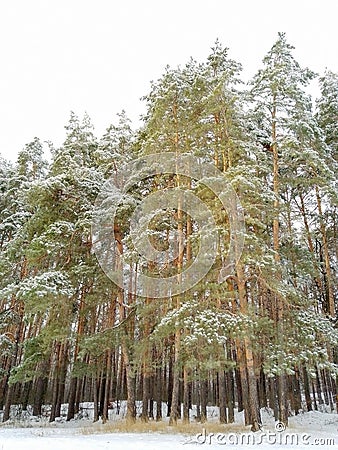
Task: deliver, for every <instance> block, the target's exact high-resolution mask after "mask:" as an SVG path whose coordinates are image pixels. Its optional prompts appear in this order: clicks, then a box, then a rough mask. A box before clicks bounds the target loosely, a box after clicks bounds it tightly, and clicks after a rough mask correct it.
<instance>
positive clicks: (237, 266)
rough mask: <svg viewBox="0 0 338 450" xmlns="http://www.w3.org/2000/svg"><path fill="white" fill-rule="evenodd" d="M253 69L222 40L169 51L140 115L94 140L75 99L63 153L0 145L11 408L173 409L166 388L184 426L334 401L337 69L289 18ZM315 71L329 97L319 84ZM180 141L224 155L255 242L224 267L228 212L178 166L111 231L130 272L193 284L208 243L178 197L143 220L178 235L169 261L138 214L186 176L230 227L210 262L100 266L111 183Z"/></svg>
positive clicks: (147, 187) (189, 150)
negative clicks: (297, 38)
mask: <svg viewBox="0 0 338 450" xmlns="http://www.w3.org/2000/svg"><path fill="white" fill-rule="evenodd" d="M262 56H264V55H262ZM241 70H242V68H241V64H240V63H239V62H237V61H234V60H232V59H230V58H229V56H228V49H227V48H226V47H224V46H223V44H222V43H220V42H219V41H218V40H217V41H216V42H215V44H214V45H213V46H212V48H211V50H210V55H209V56H208V57H207V58H206V60H205V61H202V62H200V61H195V60H194V59H190V60H189V61H188V62H187V63H186V65H184V66H182V67H181V66H180V67H178V68H171V67H169V66H168V67H166V68H165V71H164V73H163V76H162V77H161V78H160V79H158V80H157V81H153V82H151V87H150V92H149V93H148V94H147V95H145V97H144V98H143V99H142V100H143V102H144V115H143V117H142V123H141V125H140V126H139V127H138V129H134V128H133V127H132V125H131V122H130V120H129V119H128V116H127V114H126V113H125V112H124V111H123V112H121V113H120V114H118V116H117V120H116V122H115V123H113V124H112V125H110V126H108V128H107V130H106V132H105V133H104V134H103V136H102V137H100V138H98V137H97V136H95V135H94V130H93V125H92V123H91V120H90V118H89V117H88V115H85V116H84V117H83V118H82V117H78V116H77V115H76V114H75V113H71V115H70V119H69V122H68V124H67V125H66V126H65V130H66V131H65V138H64V143H63V145H62V146H60V147H59V148H56V147H54V145H53V144H52V143H51V142H48V148H49V152H50V155H51V157H50V158H49V157H46V156H45V153H44V148H45V146H46V144H45V143H44V142H42V141H41V140H40V139H39V138H35V139H34V140H33V141H32V142H30V143H28V144H27V145H26V146H25V148H24V149H23V150H22V151H21V152H20V153H19V155H18V158H17V161H16V163H10V162H9V161H6V160H5V159H3V158H1V167H0V203H1V207H0V252H1V257H0V272H1V278H0V349H1V353H0V355H1V356H0V410H2V414H1V417H2V421H3V422H7V421H8V420H10V419H11V418H12V415H13V414H14V413H13V411H14V409H13V407H14V406H15V405H16V406H17V405H19V406H20V408H21V410H23V411H24V410H26V409H27V408H29V407H30V408H32V414H33V415H34V416H41V415H42V414H43V413H44V412H45V411H46V407H47V406H48V417H49V421H50V422H53V421H55V419H56V418H58V417H60V415H61V413H62V411H61V406H62V405H63V404H68V408H67V413H66V414H67V416H66V420H71V419H73V418H74V417H77V415H78V413H79V410H80V405H81V403H83V402H90V403H92V404H93V405H94V406H93V407H94V420H95V421H97V420H99V418H100V419H101V420H102V422H103V423H105V422H106V421H108V420H109V410H110V409H111V407H112V405H115V406H116V405H119V404H121V403H122V402H125V404H126V409H125V418H126V420H127V421H130V422H134V421H144V422H147V421H149V420H156V421H161V420H163V419H164V417H162V415H163V408H162V405H163V404H166V406H167V409H166V411H167V413H166V414H167V417H168V418H169V419H168V420H169V423H170V425H174V426H175V425H176V424H177V423H178V422H183V423H188V422H189V421H191V420H195V421H200V422H202V423H204V422H207V421H208V420H209V417H208V413H207V411H208V410H207V407H208V406H215V407H217V408H218V411H219V415H218V420H219V422H220V423H222V424H225V423H232V422H234V421H235V411H239V412H240V411H244V417H245V424H246V425H250V426H251V427H252V428H251V429H252V431H257V430H259V428H260V425H261V423H262V420H261V409H262V408H270V410H271V411H272V413H273V415H274V417H275V420H276V421H277V420H278V421H281V422H283V423H284V424H286V425H287V424H288V417H290V416H293V415H297V414H299V412H300V411H312V410H321V409H322V408H326V410H327V411H331V412H334V411H336V412H337V411H338V397H337V382H338V376H337V375H338V372H337V363H338V347H337V343H338V329H337V298H338V288H337V276H338V265H337V264H338V246H337V243H338V240H337V236H338V190H337V189H338V185H337V174H338V74H335V73H333V72H331V71H330V70H327V71H326V72H325V73H323V74H316V73H314V72H312V71H311V70H310V69H308V68H306V67H301V65H300V64H299V63H298V62H297V61H296V59H295V57H294V48H293V46H292V45H291V44H290V43H289V42H288V39H287V37H286V36H285V34H284V33H279V34H278V37H277V40H276V42H275V43H274V44H273V45H272V47H271V50H270V51H269V52H268V53H267V54H266V56H265V57H264V59H263V60H262V64H261V68H260V69H259V70H258V72H257V73H256V75H255V76H254V77H253V78H252V80H251V81H249V82H248V83H244V82H243V81H242V79H241ZM314 80H317V83H318V85H319V89H320V94H319V96H318V98H313V96H312V95H310V92H311V89H309V86H310V84H311V83H313V82H314ZM318 92H319V91H318ZM32 133H34V130H32ZM169 152H170V153H171V154H175V155H177V157H179V156H180V155H184V154H189V155H192V156H194V158H197V160H198V162H199V164H200V165H201V167H203V165H204V164H205V165H206V164H209V165H210V164H212V165H213V166H214V167H215V168H217V174H218V175H217V176H218V177H221V178H222V180H223V181H226V184H228V185H231V187H232V189H233V190H234V191H235V192H236V194H237V197H238V199H239V201H240V204H241V207H242V210H243V215H244V222H245V227H244V231H243V233H242V234H243V236H241V239H243V240H244V246H243V249H242V252H241V255H240V258H238V259H237V260H236V261H235V263H234V264H233V265H232V267H231V270H229V271H228V272H227V275H226V276H225V277H224V278H223V279H221V280H220V279H219V273H220V270H221V268H222V266H223V261H224V260H225V258H226V255H227V252H228V251H229V248H230V244H231V242H230V241H231V238H230V235H231V230H230V228H231V226H230V221H229V217H228V214H227V212H226V211H225V210H224V208H223V207H222V204H221V203H220V200H219V198H217V196H216V195H215V194H214V193H213V192H212V191H211V190H210V189H209V188H208V184H207V180H203V178H201V179H199V180H194V179H189V177H187V176H180V175H179V174H178V173H173V174H171V175H168V174H161V173H158V174H157V175H156V176H153V177H148V178H145V177H143V178H142V177H141V178H140V179H139V180H137V179H136V180H134V183H133V184H131V186H130V189H129V190H128V192H127V194H126V195H125V197H124V199H123V202H120V204H119V205H118V207H117V212H116V215H115V219H114V223H113V224H112V226H111V227H110V228H109V229H108V232H109V233H110V238H111V240H112V241H114V243H115V245H116V247H117V249H118V252H117V253H116V254H115V255H116V260H115V261H114V260H110V264H111V267H112V269H113V270H114V268H116V267H117V266H118V265H119V264H120V265H121V262H120V260H119V255H122V254H123V255H124V258H123V264H122V268H121V267H120V269H121V270H122V272H123V273H124V276H125V277H127V278H128V277H129V278H128V279H130V284H137V283H138V277H139V274H140V273H147V274H148V276H150V277H153V278H155V280H156V279H157V278H160V277H161V278H165V277H176V278H177V283H178V284H179V283H180V280H181V275H182V273H183V272H184V271H185V270H187V268H189V266H190V265H191V264H192V263H193V261H194V259H195V258H196V255H197V253H198V251H199V246H200V245H201V241H202V237H201V233H200V231H201V229H200V226H199V224H198V223H196V221H194V218H193V217H192V216H190V215H189V214H187V213H186V212H185V211H184V210H183V208H182V207H181V205H180V202H178V204H177V207H169V208H167V210H165V208H166V205H163V209H162V210H161V209H159V210H158V211H155V212H154V213H153V214H152V218H151V220H150V221H149V225H148V227H147V229H146V230H144V233H145V234H146V235H147V238H148V239H149V241H150V242H151V243H152V245H153V246H154V247H155V248H156V249H158V250H161V249H162V250H163V249H167V247H168V245H169V244H171V242H169V240H170V239H169V236H171V235H172V234H171V233H172V232H173V231H174V232H176V234H175V233H174V238H173V239H174V241H175V239H176V241H175V242H174V244H175V245H176V246H177V248H178V249H179V251H178V252H177V254H175V257H173V258H171V259H168V261H165V262H164V263H163V264H162V265H161V266H160V264H157V263H156V262H155V263H154V262H153V261H149V260H148V261H147V260H146V258H144V257H142V256H140V255H139V254H138V252H137V251H136V250H135V248H133V245H132V244H131V239H132V237H133V233H134V230H133V223H132V222H131V221H130V217H131V215H132V213H133V211H134V210H135V208H137V206H138V205H139V204H140V203H141V202H142V201H143V200H144V199H145V198H147V197H148V196H150V195H151V194H152V193H155V192H158V191H162V190H163V191H166V192H167V191H168V190H170V189H175V188H176V187H178V186H179V187H180V189H183V190H184V191H187V192H189V193H190V195H193V196H194V197H195V198H198V199H199V201H200V202H201V203H203V204H204V205H206V206H207V207H208V209H209V210H210V211H212V215H213V218H214V222H215V224H216V225H215V226H216V229H217V236H210V240H212V239H216V240H217V242H218V245H217V256H216V258H215V260H214V261H213V264H212V266H211V268H210V270H209V271H208V273H207V275H206V276H204V277H203V278H202V279H201V280H199V281H198V283H196V284H195V285H194V286H192V287H191V288H190V289H187V290H185V291H184V292H180V293H178V294H177V295H172V296H168V297H167V298H153V297H152V296H151V295H147V291H146V290H144V291H143V293H142V292H140V291H139V290H136V292H135V290H130V289H129V290H128V289H123V288H122V287H121V286H118V285H117V284H116V283H114V282H113V281H112V280H111V279H110V278H109V277H108V276H107V275H106V273H105V272H104V271H103V270H102V268H101V266H100V264H99V262H98V259H97V256H96V254H95V252H94V250H93V245H94V240H95V235H94V234H93V233H92V223H93V211H94V206H95V201H96V198H97V196H98V194H99V192H100V190H101V188H102V186H103V184H104V183H105V182H106V181H107V180H109V179H110V178H112V179H114V177H117V176H118V175H119V173H121V171H123V170H124V167H125V166H126V165H128V164H130V163H131V162H133V161H134V160H136V159H138V158H142V157H144V156H145V155H161V158H163V157H164V156H165V154H166V153H169ZM155 159H156V158H155ZM134 234H135V233H134ZM210 234H211V233H210ZM175 236H176V237H175ZM134 238H135V236H134ZM140 238H141V236H140ZM206 238H209V237H208V236H207V237H206ZM237 238H238V239H239V237H238V235H235V237H234V236H232V239H234V240H235V241H236V239H237ZM210 242H211V241H210ZM234 245H236V242H235V243H234ZM192 405H195V407H196V411H197V412H196V415H195V416H194V418H192V416H191V414H190V412H191V408H192ZM15 411H17V409H15Z"/></svg>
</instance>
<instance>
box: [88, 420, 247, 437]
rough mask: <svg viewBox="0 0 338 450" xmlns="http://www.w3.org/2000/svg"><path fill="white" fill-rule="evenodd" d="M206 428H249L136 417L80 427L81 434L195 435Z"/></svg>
mask: <svg viewBox="0 0 338 450" xmlns="http://www.w3.org/2000/svg"><path fill="white" fill-rule="evenodd" d="M203 430H206V433H243V432H248V431H249V430H250V428H248V427H245V426H244V425H241V424H234V423H232V424H220V423H217V422H205V423H203V424H202V423H198V422H191V423H188V424H187V423H183V422H182V421H178V422H177V425H174V426H169V425H168V422H165V421H161V422H156V421H153V420H151V421H149V422H143V421H142V420H140V419H138V420H137V421H136V422H134V423H130V422H127V421H126V420H116V421H109V422H107V423H105V424H102V423H94V424H92V425H89V426H88V427H85V428H82V429H81V433H82V434H98V433H100V434H101V433H162V434H183V435H195V434H198V433H201V432H202V431H203Z"/></svg>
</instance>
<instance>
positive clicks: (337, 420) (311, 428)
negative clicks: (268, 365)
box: [0, 410, 338, 450]
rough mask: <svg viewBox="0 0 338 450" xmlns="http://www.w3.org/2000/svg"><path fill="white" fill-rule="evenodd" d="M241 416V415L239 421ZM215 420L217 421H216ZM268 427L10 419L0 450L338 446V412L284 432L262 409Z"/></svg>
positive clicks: (304, 418) (301, 420) (0, 435)
mask: <svg viewBox="0 0 338 450" xmlns="http://www.w3.org/2000/svg"><path fill="white" fill-rule="evenodd" d="M238 418H239V419H241V415H240V414H238V415H237V417H236V419H238ZM213 419H214V420H213ZM262 419H263V428H262V430H261V431H259V432H258V433H252V432H251V431H250V427H245V426H244V425H243V423H242V424H241V423H237V424H231V425H230V424H229V425H219V424H217V423H216V421H217V420H216V417H215V418H212V419H211V421H210V422H208V423H205V424H197V423H191V424H190V425H183V424H178V426H177V427H169V426H168V423H167V422H166V421H165V420H164V421H163V422H161V423H156V422H149V423H147V424H144V423H141V422H139V421H138V422H137V423H136V424H135V425H134V426H132V427H129V426H127V425H126V423H125V421H123V420H121V419H118V420H114V421H109V422H108V423H106V424H104V425H103V424H102V423H101V422H97V423H94V424H93V423H92V422H91V421H90V420H89V419H78V420H73V421H70V422H65V421H64V420H62V419H61V420H60V421H58V422H54V423H52V424H50V423H48V421H47V420H43V419H42V420H41V419H40V420H37V419H36V418H31V420H27V419H26V420H24V421H23V422H20V421H11V422H9V423H6V424H1V426H0V450H21V449H25V450H40V449H41V450H42V449H43V450H45V449H48V450H60V449H61V450H77V449H79V450H94V449H95V450H108V449H114V450H120V449H121V450H146V449H147V450H157V449H164V450H165V449H168V450H169V449H170V450H176V449H185V450H189V448H192V449H194V448H196V446H200V447H201V446H202V447H203V446H205V447H206V448H210V449H216V448H219V447H220V446H227V447H229V446H230V447H232V448H240V449H245V448H247V449H250V448H253V447H256V446H257V448H260V449H262V450H267V449H270V450H272V449H274V448H279V449H290V448H295V449H296V448H297V449H305V448H309V446H316V447H317V448H320V449H330V450H333V449H338V415H337V414H331V413H327V412H318V411H313V412H309V413H303V414H299V415H298V416H294V417H291V418H290V419H289V427H288V428H287V429H286V430H285V431H277V430H276V429H275V422H274V419H273V417H272V415H271V412H269V411H267V410H262Z"/></svg>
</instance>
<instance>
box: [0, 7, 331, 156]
mask: <svg viewBox="0 0 338 450" xmlns="http://www.w3.org/2000/svg"><path fill="white" fill-rule="evenodd" d="M337 18H338V1H337V0H307V1H306V0H280V1H276V0H275V1H272V0H204V1H201V0H170V1H169V0H163V1H161V0H120V1H115V0H7V1H6V0H2V1H0V64H1V65H0V74H1V75H0V81H1V83H0V133H1V140H0V153H1V154H2V156H5V157H6V158H10V159H15V157H16V155H17V152H18V151H20V150H21V149H22V148H23V147H24V145H25V144H26V143H28V142H30V141H31V140H32V139H33V138H34V136H38V137H39V138H40V139H41V140H51V141H53V142H54V143H55V145H60V144H61V142H62V141H63V138H64V135H65V130H64V125H65V124H66V123H67V122H68V119H69V113H70V111H71V110H73V111H74V112H75V113H77V114H78V115H79V116H82V115H83V113H84V111H87V112H88V114H89V116H90V117H91V118H92V121H93V123H94V125H95V130H96V134H97V135H98V136H100V135H101V134H102V133H103V131H104V130H105V128H106V127H107V126H108V125H109V124H110V123H111V122H112V121H114V119H115V115H116V113H117V112H119V111H121V110H122V109H126V111H127V113H128V115H129V116H130V117H131V119H132V120H133V121H135V123H137V120H138V117H139V116H140V114H141V113H142V112H143V103H142V102H141V101H140V97H141V96H142V95H145V94H146V93H147V92H148V90H149V82H150V80H153V79H157V78H159V77H160V75H161V74H162V73H163V69H164V67H165V65H166V64H169V65H171V66H177V65H178V64H184V63H185V62H186V61H187V60H188V59H189V57H190V56H193V57H194V58H195V59H199V60H204V59H205V57H206V56H207V55H208V54H209V49H210V47H211V45H212V44H213V42H214V41H215V39H216V38H217V37H218V38H219V39H220V40H221V42H222V43H223V44H225V45H226V46H227V47H229V49H230V56H231V57H232V58H234V59H236V60H238V61H239V62H241V63H242V64H243V67H244V69H245V71H244V77H245V78H249V77H251V76H252V75H253V74H254V73H255V72H256V70H257V69H258V68H259V67H260V63H261V60H262V58H263V56H264V55H265V54H266V52H267V51H268V50H269V49H270V47H271V46H272V44H273V43H274V41H275V40H276V37H277V32H278V31H285V32H286V33H287V37H288V41H289V42H290V43H291V44H293V45H294V46H295V47H296V50H295V56H296V58H297V59H298V61H299V62H300V63H301V64H302V65H306V66H308V67H310V68H311V69H313V70H315V71H317V72H320V73H323V71H324V70H325V68H326V67H327V68H329V69H331V70H333V71H335V72H338V26H337V20H338V19H337Z"/></svg>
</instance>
